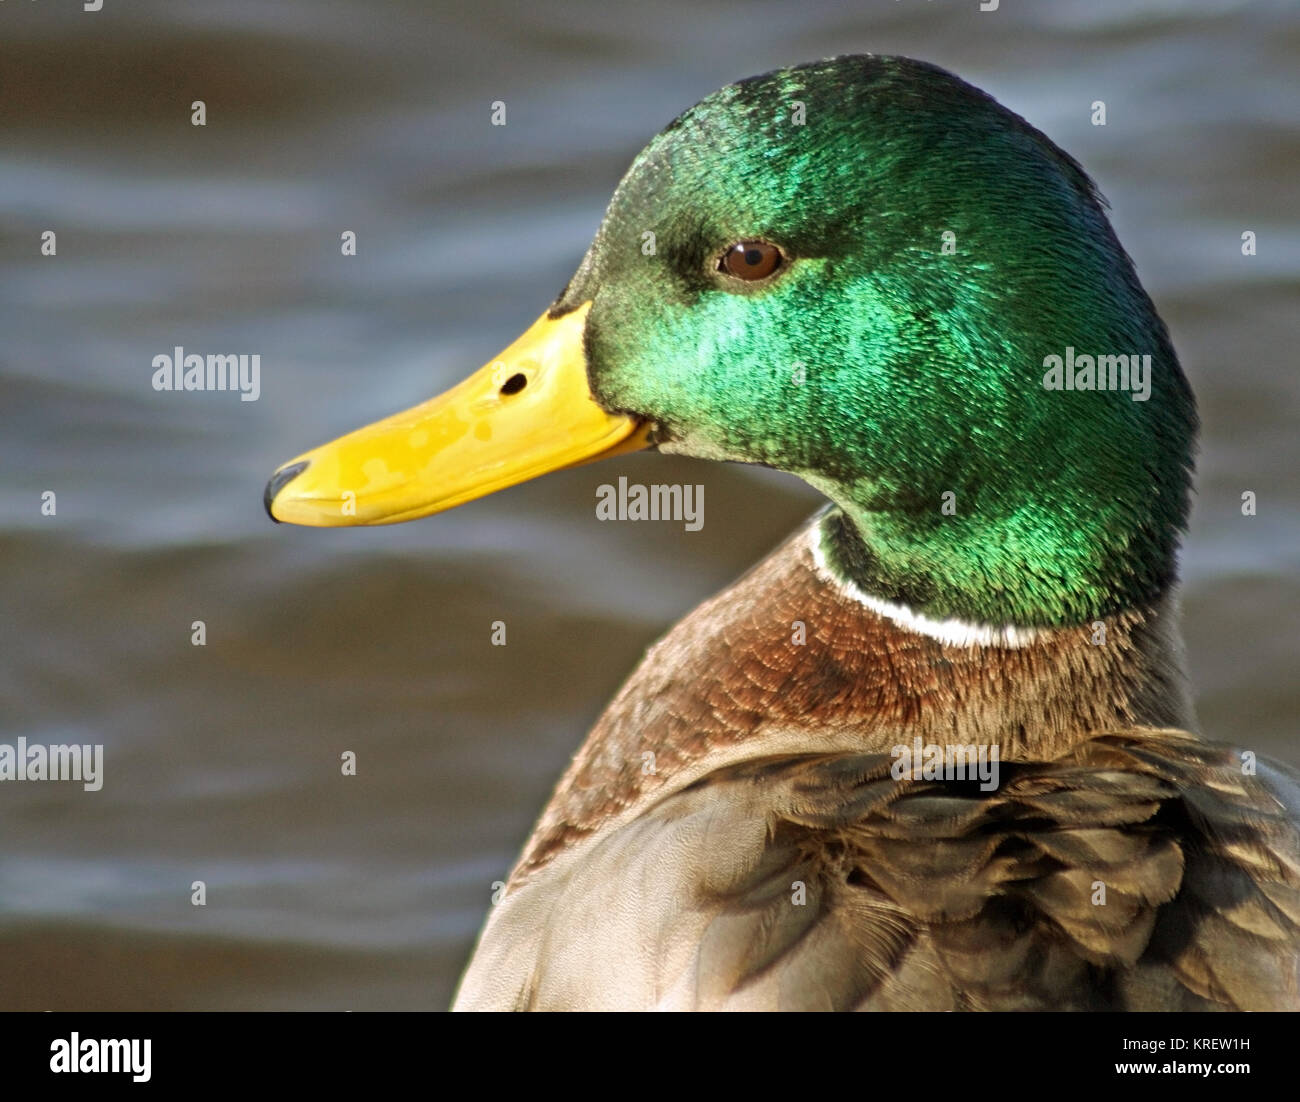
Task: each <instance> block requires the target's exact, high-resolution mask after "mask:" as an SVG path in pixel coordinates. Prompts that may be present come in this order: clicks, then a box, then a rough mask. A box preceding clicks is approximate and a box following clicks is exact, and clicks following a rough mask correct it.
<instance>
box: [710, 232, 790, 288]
mask: <svg viewBox="0 0 1300 1102" xmlns="http://www.w3.org/2000/svg"><path fill="white" fill-rule="evenodd" d="M784 259H785V258H784V257H783V256H782V255H781V250H780V249H778V248H777V247H776V246H775V245H772V244H770V243H769V242H767V241H737V242H736V243H735V244H734V245H732V246H731V248H729V249H728V250H727V251H726V252H725V253H723V254H722V259H721V260H719V261H718V271H720V272H726V273H727V275H731V276H735V277H736V278H737V279H743V280H746V281H747V282H753V281H754V280H756V279H766V278H767V277H768V276H770V275H771V274H772V273H773V272H775V271H776V270H777V268H779V267H781V262H782V261H783V260H784Z"/></svg>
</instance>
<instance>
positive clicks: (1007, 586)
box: [819, 495, 1176, 642]
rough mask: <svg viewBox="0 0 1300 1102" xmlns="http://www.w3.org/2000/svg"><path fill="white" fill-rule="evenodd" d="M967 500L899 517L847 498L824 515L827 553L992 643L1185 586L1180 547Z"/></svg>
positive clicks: (843, 573) (927, 614)
mask: <svg viewBox="0 0 1300 1102" xmlns="http://www.w3.org/2000/svg"><path fill="white" fill-rule="evenodd" d="M873 504H875V503H873ZM961 504H963V503H961V502H959V501H957V500H956V496H955V495H954V497H953V500H952V505H953V508H952V510H951V511H948V509H947V508H946V505H947V502H944V501H943V498H942V495H940V496H939V506H938V507H937V508H933V509H925V510H915V511H911V512H901V511H892V510H880V509H878V508H871V507H868V506H866V505H863V504H861V503H859V502H856V501H853V500H852V499H848V500H843V499H842V500H840V501H839V505H840V507H839V508H834V509H831V510H829V511H828V512H827V513H826V514H825V515H824V516H823V518H822V520H821V524H820V540H819V552H820V555H821V556H822V558H823V559H824V561H825V565H826V567H827V569H828V571H829V572H830V573H831V574H832V575H833V576H834V577H835V578H837V579H838V580H840V581H841V582H843V583H845V584H847V585H850V586H852V587H854V588H855V589H856V590H857V591H859V592H860V593H861V594H864V595H866V596H869V597H871V598H874V599H876V600H878V601H880V602H882V603H887V604H888V605H890V606H896V607H898V608H901V609H905V610H907V611H908V612H909V613H910V614H912V615H913V616H915V617H917V618H918V619H919V620H923V621H926V622H933V623H939V624H944V623H951V624H960V625H967V626H969V628H970V630H971V632H972V633H973V634H972V638H978V639H985V638H986V637H987V640H988V641H994V642H997V641H1007V640H1012V639H1014V638H1015V637H1016V635H1017V633H1019V634H1022V635H1032V634H1033V632H1034V631H1035V630H1037V629H1045V628H1047V629H1050V628H1069V627H1078V626H1081V625H1088V624H1091V623H1092V622H1094V621H1096V620H1104V619H1105V618H1106V617H1113V616H1115V615H1118V614H1120V613H1122V612H1124V611H1127V610H1131V609H1141V608H1146V607H1150V606H1152V605H1153V604H1154V603H1156V602H1158V601H1159V600H1160V599H1161V598H1162V596H1163V595H1164V594H1165V593H1166V592H1167V591H1168V590H1169V589H1171V588H1172V586H1173V585H1174V582H1175V580H1176V579H1175V572H1174V567H1173V550H1174V544H1173V543H1172V541H1167V540H1166V541H1157V540H1153V539H1152V538H1151V533H1149V532H1143V531H1117V529H1116V527H1115V526H1114V525H1113V524H1108V521H1107V519H1106V518H1105V517H1104V516H1090V515H1088V514H1087V512H1086V510H1079V509H1058V508H1056V507H1054V506H1053V505H1051V504H1050V503H1040V504H1038V505H1037V506H1036V507H1033V508H1028V507H1027V508H1024V509H1021V510H1013V511H1009V512H1002V513H1000V514H992V513H991V511H983V510H980V509H970V507H969V504H967V509H968V511H967V512H963V511H962V510H961V508H960V507H959V506H960V505H961ZM986 518H992V519H986ZM1044 518H1048V519H1047V520H1046V521H1045V520H1044ZM1112 519H1113V518H1112Z"/></svg>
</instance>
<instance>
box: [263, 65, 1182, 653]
mask: <svg viewBox="0 0 1300 1102" xmlns="http://www.w3.org/2000/svg"><path fill="white" fill-rule="evenodd" d="M1103 356H1104V357H1118V356H1123V357H1124V358H1125V360H1124V367H1125V368H1128V367H1131V368H1132V371H1131V372H1130V371H1128V370H1126V371H1125V372H1124V380H1121V379H1120V378H1119V372H1118V371H1117V370H1116V361H1114V360H1113V359H1109V360H1107V361H1103V363H1104V364H1107V365H1108V368H1109V375H1108V370H1107V369H1106V368H1103V369H1102V371H1101V373H1100V374H1101V380H1100V381H1101V383H1102V387H1101V388H1098V386H1097V383H1098V378H1097V370H1096V367H1097V361H1098V359H1099V358H1100V357H1103ZM1144 357H1145V359H1144ZM1057 360H1059V362H1060V365H1061V366H1060V367H1059V368H1057V366H1056V363H1057ZM1088 363H1092V364H1093V371H1092V375H1091V379H1089V378H1088V372H1087V371H1086V366H1087V364H1088ZM1144 368H1145V370H1146V374H1145V376H1144V375H1143V370H1144ZM1089 383H1091V387H1092V389H1088V388H1087V387H1088V384H1089ZM1071 384H1077V386H1074V387H1073V388H1071ZM1144 391H1145V393H1144ZM1195 431H1196V414H1195V405H1194V401H1193V399H1192V395H1191V392H1190V390H1189V388H1188V386H1187V383H1186V380H1185V379H1184V377H1183V375H1182V373H1181V370H1180V368H1179V366H1178V362H1177V358H1176V356H1175V353H1174V351H1173V348H1172V346H1171V344H1170V341H1169V338H1168V334H1167V332H1166V330H1165V327H1164V324H1163V323H1162V322H1161V320H1160V319H1159V317H1158V316H1157V314H1156V312H1155V309H1154V307H1153V305H1152V303H1151V300H1150V299H1149V298H1148V296H1147V295H1146V293H1145V292H1144V291H1143V289H1142V287H1141V285H1140V284H1139V282H1138V279H1137V277H1136V274H1135V273H1134V270H1133V265H1132V263H1131V261H1130V260H1129V258H1128V256H1127V255H1126V254H1125V252H1124V250H1123V248H1122V247H1121V246H1120V244H1119V242H1118V241H1117V239H1116V237H1115V234H1114V232H1113V231H1112V229H1111V227H1110V225H1109V223H1108V221H1107V219H1106V216H1105V213H1104V210H1103V203H1102V200H1101V199H1100V197H1099V196H1098V194H1097V192H1096V190H1095V188H1094V186H1093V184H1092V182H1091V181H1090V180H1089V179H1088V177H1087V176H1086V174H1085V173H1084V172H1083V170H1082V169H1081V168H1080V167H1079V165H1078V164H1077V163H1076V162H1075V161H1074V160H1073V159H1072V158H1071V157H1069V156H1068V155H1067V154H1065V153H1064V152H1062V151H1061V150H1060V149H1058V148H1057V147H1056V146H1055V145H1054V144H1053V143H1052V142H1051V141H1049V140H1048V139H1047V138H1046V137H1045V136H1043V135H1042V134H1041V133H1039V132H1038V131H1037V130H1035V129H1034V128H1033V127H1031V126H1030V125H1029V124H1028V123H1026V122H1025V121H1024V120H1023V119H1021V118H1020V117H1019V116H1017V115H1015V114H1013V113H1012V112H1010V111H1008V110H1007V109H1006V108H1004V107H1002V106H1001V105H1000V104H998V103H997V102H996V101H995V100H993V99H992V98H991V97H989V96H988V95H986V94H985V93H983V92H981V91H979V90H978V89H976V88H974V87H972V86H971V85H969V84H966V83H964V82H963V81H961V80H959V79H957V78H956V77H954V76H953V75H951V74H950V73H947V72H945V71H943V70H941V69H939V68H936V67H934V66H931V65H928V64H924V63H921V62H917V61H912V60H908V59H905V58H892V57H872V56H852V57H842V58H837V59H834V60H830V61H821V62H815V63H813V64H809V65H802V66H797V67H794V68H790V69H783V70H780V71H778V72H774V73H769V74H767V75H764V76H760V77H755V78H752V79H749V80H744V81H740V82H739V83H737V84H733V85H729V86H728V87H726V88H723V89H721V90H720V91H718V92H715V93H714V94H712V95H710V96H708V97H707V98H706V99H704V100H702V101H701V102H700V103H699V104H697V105H696V106H695V107H693V108H691V109H690V110H689V111H687V112H685V113H684V114H683V115H681V116H680V117H679V118H678V119H676V120H675V121H674V122H673V123H671V124H670V125H669V126H668V127H667V128H665V129H664V130H663V131H662V132H661V133H660V134H658V135H657V136H656V137H655V138H654V139H653V140H652V141H651V142H650V144H649V145H648V146H647V147H646V148H645V149H644V150H643V151H642V152H641V153H640V154H639V155H638V156H637V158H636V159H635V161H634V162H633V164H632V166H631V168H630V169H629V171H628V173H627V175H626V176H625V177H624V178H623V180H622V182H621V183H620V184H619V185H618V188H617V190H616V191H615V193H614V197H613V199H612V201H611V203H610V206H609V209H608V211H607V213H606V215H605V219H604V221H603V223H602V225H601V227H600V229H599V231H598V233H597V235H596V238H595V241H594V242H593V243H592V245H591V248H590V250H589V251H588V253H587V255H586V257H585V258H584V259H583V261H582V263H581V265H580V266H579V268H578V271H577V273H576V274H575V275H574V277H573V279H572V280H571V281H570V282H569V284H568V286H567V287H566V288H565V289H564V291H563V292H562V293H561V295H560V296H559V298H558V299H557V300H556V301H555V303H554V304H553V305H552V306H551V307H550V309H549V310H548V311H547V312H546V313H545V314H544V315H543V316H542V317H541V318H540V319H539V320H538V321H537V323H536V324H535V325H534V326H533V327H532V328H531V329H530V330H529V331H528V332H527V333H525V334H524V336H523V337H521V338H520V340H519V341H517V342H516V343H515V344H514V345H511V346H510V348H508V349H507V350H506V351H505V352H503V353H502V354H501V356H500V357H498V358H497V359H496V360H494V361H493V362H492V363H490V364H488V365H487V366H486V367H484V368H483V369H482V370H481V371H479V372H478V373H477V374H475V375H474V376H472V377H471V378H470V379H468V380H466V382H464V383H462V384H461V385H460V386H458V387H457V388H455V389H453V390H452V391H450V392H448V393H447V394H445V395H443V396H442V397H440V398H436V399H434V400H433V401H431V402H428V403H426V404H424V405H422V406H417V407H416V408H415V409H413V410H411V411H409V412H407V413H404V414H399V415H397V416H395V417H392V418H389V419H388V420H386V421H382V422H379V423H378V424H376V425H373V426H370V427H368V428H365V429H361V430H359V431H357V432H355V433H352V434H350V435H348V436H345V437H343V438H341V439H340V440H337V441H335V442H333V443H331V444H327V445H325V446H323V447H321V448H317V449H315V450H314V451H311V452H308V453H306V454H305V455H302V456H300V457H298V458H297V459H296V460H293V461H292V462H291V463H289V464H287V465H286V466H285V467H283V468H281V470H280V471H279V472H277V474H276V475H275V476H274V477H273V479H272V480H271V483H270V485H269V486H268V487H267V495H266V502H267V509H268V511H269V512H270V513H271V515H272V517H273V518H275V519H277V520H284V521H290V522H293V523H299V524H312V525H343V524H384V523H392V522H395V521H401V520H409V519H412V518H415V517H419V516H425V515H427V514H430V513H435V512H438V511H440V510H443V509H447V508H450V507H452V506H454V505H459V504H461V503H463V502H465V501H468V500H471V499H472V498H475V497H479V496H482V495H483V494H487V493H491V492H493V491H495V490H498V489H501V488H503V487H505V486H508V485H511V484H513V483H516V482H520V481H523V480H524V479H528V478H532V477H534V476H536V475H538V474H541V473H544V472H545V471H548V470H553V469H557V468H560V467H565V466H572V465H575V464H578V463H584V462H590V461H592V460H593V459H597V458H601V457H604V456H607V455H611V454H618V453H620V452H623V451H628V450H631V449H633V448H637V447H644V446H653V447H657V448H658V449H659V450H660V451H663V452H674V453H680V454H684V455H692V456H698V457H702V458H706V459H718V460H733V461H739V462H746V463H759V464H764V465H767V466H770V467H775V468H778V469H780V470H783V471H788V472H790V473H792V474H795V475H797V476H799V477H801V478H803V479H804V480H805V481H807V482H808V483H810V484H811V485H812V486H814V487H816V488H817V489H818V490H820V491H822V492H823V493H824V494H825V495H826V496H827V497H829V498H830V499H831V500H832V502H834V504H835V505H836V506H838V508H837V509H833V510H832V511H831V512H830V513H829V514H827V516H826V517H825V518H823V520H822V522H821V532H820V537H819V538H820V539H821V543H822V551H823V552H824V555H825V560H826V562H827V564H828V566H829V567H830V568H831V569H832V571H833V572H835V573H836V574H837V575H838V576H840V577H841V578H843V579H844V580H847V581H852V582H853V583H855V584H856V585H857V586H858V587H859V588H860V589H862V590H864V591H865V592H867V593H869V594H871V595H873V596H875V597H878V598H881V599H883V600H887V601H891V602H897V603H900V604H904V605H906V606H908V607H910V608H911V609H913V610H914V611H916V612H918V613H921V614H923V615H926V616H929V617H933V618H936V619H951V618H960V619H962V620H966V621H969V622H973V623H979V624H987V625H995V626H1005V625H1020V626H1028V627H1035V626H1058V625H1067V624H1079V623H1085V622H1088V621H1090V620H1092V619H1093V618H1095V617H1098V616H1105V615H1108V614H1110V613H1113V612H1116V611H1119V610H1121V609H1125V608H1130V607H1136V606H1139V605H1142V604H1144V603H1147V602H1150V601H1153V600H1154V599H1156V598H1157V597H1158V596H1159V595H1160V594H1161V593H1162V592H1163V591H1164V590H1165V589H1166V588H1167V587H1168V586H1169V585H1170V584H1171V582H1172V581H1173V579H1174V573H1175V556H1176V550H1177V542H1178V538H1179V535H1180V532H1181V531H1182V529H1183V528H1184V527H1185V523H1186V518H1187V511H1188V498H1189V494H1190V472H1191V461H1192V460H1191V456H1192V449H1193V443H1194V436H1195Z"/></svg>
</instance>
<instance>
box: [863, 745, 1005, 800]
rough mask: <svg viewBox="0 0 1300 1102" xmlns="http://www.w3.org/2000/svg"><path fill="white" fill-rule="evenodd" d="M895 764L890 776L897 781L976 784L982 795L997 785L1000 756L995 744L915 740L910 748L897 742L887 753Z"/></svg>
mask: <svg viewBox="0 0 1300 1102" xmlns="http://www.w3.org/2000/svg"><path fill="white" fill-rule="evenodd" d="M889 756H890V757H891V758H893V759H894V764H893V765H891V766H890V767H889V774H890V776H892V777H893V778H894V780H896V781H901V780H903V779H904V778H905V777H906V778H909V779H911V780H915V781H976V780H977V781H979V782H980V791H981V792H992V791H993V790H994V789H995V788H997V786H998V762H999V760H1000V759H999V753H998V747H997V744H996V743H993V744H986V743H979V744H976V743H973V742H972V743H968V744H966V745H956V746H939V745H937V744H935V743H922V742H921V740H920V738H919V737H918V738H914V739H913V740H912V745H911V746H907V745H905V744H902V743H900V744H899V745H897V746H895V747H894V748H893V749H892V750H890V751H889Z"/></svg>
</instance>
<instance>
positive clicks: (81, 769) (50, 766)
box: [0, 737, 104, 792]
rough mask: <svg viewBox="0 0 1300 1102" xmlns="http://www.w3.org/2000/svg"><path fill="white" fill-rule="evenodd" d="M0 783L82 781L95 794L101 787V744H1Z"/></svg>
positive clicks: (102, 756)
mask: <svg viewBox="0 0 1300 1102" xmlns="http://www.w3.org/2000/svg"><path fill="white" fill-rule="evenodd" d="M0 781H81V787H82V788H84V789H85V790H86V791H87V792H98V791H99V790H100V789H101V788H103V787H104V746H103V743H95V744H93V745H92V744H90V743H84V744H71V745H69V744H66V743H58V744H56V745H53V746H44V745H42V744H41V743H39V742H33V743H30V744H29V743H28V741H27V739H26V738H22V737H20V738H19V739H18V743H17V745H11V744H10V743H7V742H0Z"/></svg>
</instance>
